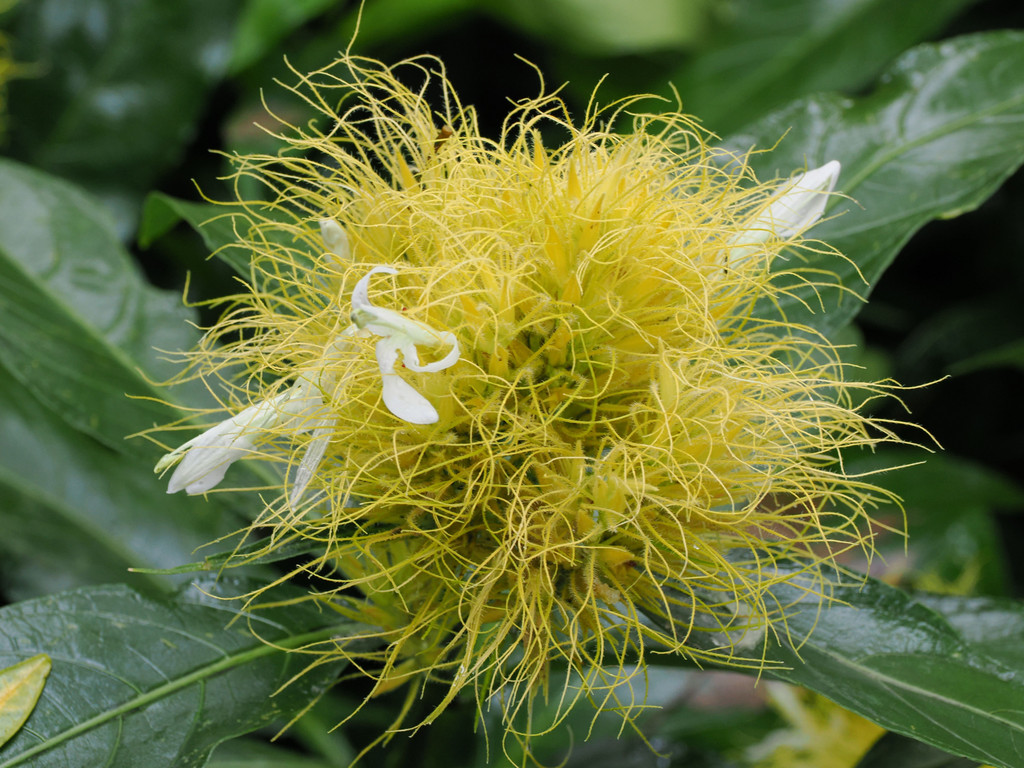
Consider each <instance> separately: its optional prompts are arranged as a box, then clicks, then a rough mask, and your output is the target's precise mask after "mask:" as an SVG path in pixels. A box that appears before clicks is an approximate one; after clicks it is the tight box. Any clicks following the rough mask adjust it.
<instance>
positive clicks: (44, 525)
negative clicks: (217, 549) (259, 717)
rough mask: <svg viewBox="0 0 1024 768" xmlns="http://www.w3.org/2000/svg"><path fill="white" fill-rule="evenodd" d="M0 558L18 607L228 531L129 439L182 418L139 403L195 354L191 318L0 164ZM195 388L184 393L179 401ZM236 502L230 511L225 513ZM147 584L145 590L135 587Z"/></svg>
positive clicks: (47, 193) (195, 396)
mask: <svg viewBox="0 0 1024 768" xmlns="http://www.w3.org/2000/svg"><path fill="white" fill-rule="evenodd" d="M0 275H2V279H0V353H2V354H0V368H2V369H3V370H4V374H5V375H4V376H2V377H0V423H2V425H3V426H2V429H0V500H2V503H0V528H2V530H3V532H4V535H3V536H0V552H3V554H4V557H3V558H2V559H0V562H2V564H3V566H4V568H3V570H5V571H7V573H5V574H4V577H5V579H6V581H7V583H8V585H9V587H10V589H11V590H12V592H13V593H15V594H21V595H24V594H39V593H40V592H41V591H45V590H52V589H54V588H69V587H74V586H79V585H80V584H83V583H97V582H106V581H121V580H123V579H124V578H126V570H127V568H128V567H130V566H140V567H150V568H162V567H164V568H166V567H171V566H174V565H179V564H180V563H182V562H188V561H191V560H194V559H196V558H195V555H194V554H193V552H194V550H195V549H196V548H197V547H199V546H201V545H202V544H204V543H206V542H209V541H211V540H213V539H215V538H218V537H220V536H222V535H224V534H226V533H229V532H230V531H231V530H233V529H234V528H236V527H238V526H239V523H238V522H235V521H232V520H231V519H230V517H229V516H226V515H225V504H224V502H223V501H222V500H220V499H223V498H224V497H220V499H219V500H217V501H213V500H211V501H209V502H204V501H201V500H198V499H187V498H185V497H170V496H167V495H166V494H165V493H164V491H165V489H166V486H165V485H164V484H163V483H162V482H161V481H160V480H158V479H157V478H156V477H154V475H153V474H152V466H153V462H154V461H155V460H156V458H157V457H158V456H159V455H160V450H159V449H158V448H157V447H156V446H152V445H150V444H148V443H146V442H145V441H142V440H134V441H128V440H126V439H125V438H126V437H127V436H128V435H129V434H130V433H132V432H135V431H137V430H140V429H144V428H148V427H151V426H153V425H155V424H160V423H168V422H170V421H173V420H175V419H177V418H179V416H180V414H179V412H178V411H176V410H175V409H174V408H171V407H169V406H163V405H160V404H158V403H155V402H151V401H147V400H132V399H129V397H128V395H137V396H142V397H153V398H155V397H160V396H161V395H163V396H165V397H166V396H168V395H169V392H167V391H163V390H159V389H157V388H155V387H153V386H152V385H151V384H150V383H149V381H148V379H149V378H156V379H161V378H165V377H167V376H169V375H171V374H172V373H173V372H175V371H176V370H177V365H176V364H173V363H169V362H168V361H167V360H164V359H162V358H163V356H164V354H163V353H161V352H158V351H155V350H154V349H153V346H154V345H155V346H158V347H161V348H163V349H168V350H179V349H184V348H188V347H190V346H192V344H193V343H194V341H195V338H196V333H195V330H194V329H193V328H192V327H191V326H190V325H189V324H188V322H187V321H188V319H189V318H190V317H191V312H190V311H189V310H187V309H185V308H184V307H182V305H181V300H180V297H178V296H177V295H175V294H171V293H167V292H163V291H158V290H155V289H153V288H151V287H149V286H148V285H147V284H146V283H145V281H144V280H143V278H142V276H141V275H140V274H139V272H138V270H137V268H136V267H135V266H134V265H133V264H132V263H131V260H130V258H129V256H128V254H127V253H125V252H124V250H123V248H122V247H121V246H120V244H119V243H118V241H117V238H116V235H115V234H114V232H113V228H112V225H111V224H110V223H109V217H108V216H107V215H106V214H105V212H104V211H103V210H102V209H101V208H100V207H99V206H98V205H96V204H95V203H94V202H93V201H92V200H91V199H90V198H89V197H88V196H87V195H85V194H83V193H82V192H80V191H79V190H77V189H76V188H75V187H73V186H71V185H69V184H67V183H66V182H63V181H60V180H57V179H54V178H53V177H51V176H48V175H47V174H44V173H41V172H39V171H35V170H32V169H28V168H25V167H24V166H21V165H19V164H17V163H13V162H11V161H7V160H0ZM204 394H205V393H203V391H202V389H201V388H192V389H187V390H182V392H181V395H182V396H183V397H188V399H189V400H190V403H191V404H194V405H203V404H205V403H206V402H207V400H206V399H205V397H203V395H204ZM236 503H237V502H236ZM145 581H146V580H143V583H145Z"/></svg>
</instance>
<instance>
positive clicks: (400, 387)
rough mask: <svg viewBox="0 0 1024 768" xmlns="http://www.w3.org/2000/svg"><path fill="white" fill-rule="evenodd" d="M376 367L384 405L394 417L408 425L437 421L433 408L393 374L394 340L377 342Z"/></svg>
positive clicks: (395, 349)
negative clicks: (378, 371) (378, 369)
mask: <svg viewBox="0 0 1024 768" xmlns="http://www.w3.org/2000/svg"><path fill="white" fill-rule="evenodd" d="M375 350H376V352H377V365H378V366H379V367H380V376H381V384H382V394H383V398H384V405H385V406H387V409H388V410H389V411H391V413H393V414H394V415H395V416H397V417H398V418H400V419H402V420H403V421H408V422H409V423H410V424H434V423H436V422H437V420H438V418H439V417H438V415H437V411H436V410H434V406H432V405H431V404H430V402H429V401H428V400H427V399H426V398H425V397H424V396H423V395H421V394H420V393H419V392H417V391H416V390H415V389H413V388H412V385H411V384H409V383H408V382H407V381H405V380H404V379H403V378H402V377H401V376H399V375H398V374H397V373H395V362H396V361H397V360H398V346H397V345H396V343H395V340H394V339H391V338H385V339H381V340H380V341H378V342H377V345H376V347H375Z"/></svg>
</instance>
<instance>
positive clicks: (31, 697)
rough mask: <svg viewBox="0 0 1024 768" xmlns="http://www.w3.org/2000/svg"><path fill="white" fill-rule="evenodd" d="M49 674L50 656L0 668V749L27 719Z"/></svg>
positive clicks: (41, 654) (42, 656)
mask: <svg viewBox="0 0 1024 768" xmlns="http://www.w3.org/2000/svg"><path fill="white" fill-rule="evenodd" d="M49 674H50V657H49V656H47V655H46V654H45V653H39V654H36V655H35V656H32V657H31V658H28V659H25V660H24V661H19V662H17V663H15V664H12V665H11V666H9V667H7V668H6V669H0V747H2V746H3V745H4V744H6V743H7V742H8V741H10V740H11V737H12V736H13V735H14V734H16V733H17V732H18V730H19V729H20V728H21V726H22V725H24V723H25V721H26V720H28V716H29V715H30V714H32V710H33V709H35V706H36V702H37V701H38V700H39V694H41V693H42V692H43V686H44V685H46V676H47V675H49Z"/></svg>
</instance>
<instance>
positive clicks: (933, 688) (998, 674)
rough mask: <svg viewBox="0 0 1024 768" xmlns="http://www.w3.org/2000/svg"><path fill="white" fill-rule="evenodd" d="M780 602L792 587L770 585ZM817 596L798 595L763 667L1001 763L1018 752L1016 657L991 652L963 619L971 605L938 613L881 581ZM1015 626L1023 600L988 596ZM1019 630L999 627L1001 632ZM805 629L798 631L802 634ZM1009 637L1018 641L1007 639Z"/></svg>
mask: <svg viewBox="0 0 1024 768" xmlns="http://www.w3.org/2000/svg"><path fill="white" fill-rule="evenodd" d="M778 589H779V591H778V596H779V597H780V598H782V599H783V601H784V602H787V601H788V600H791V599H797V598H799V597H800V595H799V593H798V587H794V586H790V587H783V588H778ZM834 596H835V598H836V599H837V601H838V602H834V603H832V604H830V605H827V606H822V605H821V604H820V603H819V601H817V600H814V599H812V598H810V597H805V598H804V599H803V601H802V603H797V605H796V606H794V608H793V609H791V612H790V615H789V617H788V620H787V626H786V632H785V633H782V632H780V635H782V637H781V639H780V641H779V642H778V643H775V642H773V643H770V644H769V647H768V649H767V656H766V658H767V659H768V660H769V661H772V662H781V663H782V664H784V665H785V666H786V667H787V668H784V669H778V668H776V669H772V670H770V671H766V672H765V674H767V675H769V676H771V677H775V678H777V679H780V680H784V681H786V682H790V683H794V684H796V685H802V686H805V687H807V688H810V689H812V690H815V691H818V692H819V693H822V694H824V695H825V696H827V697H829V698H830V699H832V700H833V701H835V702H836V703H837V704H840V705H841V706H843V707H846V708H847V709H850V710H852V711H854V712H857V713H858V714H861V715H863V716H865V717H867V718H869V719H871V720H873V721H874V722H876V723H879V724H880V725H882V726H884V727H885V728H887V729H889V730H892V731H896V732H897V733H902V734H904V735H907V736H911V737H912V738H914V739H918V740H920V741H924V742H927V743H929V744H932V745H934V746H936V747H939V748H940V749H943V750H945V751H947V752H951V753H953V754H956V755H962V756H964V757H969V758H971V759H973V760H977V761H979V762H985V763H988V764H990V765H993V766H999V767H1000V768H1015V767H1016V766H1019V765H1021V764H1022V761H1024V746H1022V745H1024V659H1021V658H1020V653H1019V652H1011V653H1009V654H1005V653H1003V654H996V653H993V648H992V646H991V644H989V643H988V642H986V641H984V640H983V639H980V638H979V637H978V635H977V633H973V632H968V631H965V629H964V625H965V624H967V623H970V622H973V621H975V618H974V617H975V616H977V610H976V607H975V606H973V605H971V604H967V603H964V604H961V605H960V606H959V607H961V608H962V609H963V612H962V613H960V612H958V611H956V610H954V611H950V612H948V613H943V614H940V613H939V612H937V611H935V610H933V608H931V607H929V605H926V604H925V603H924V602H922V601H920V600H915V599H914V598H913V597H912V596H910V595H908V594H906V593H904V592H901V591H899V590H897V589H894V588H892V587H889V586H886V585H884V584H882V583H880V582H876V581H868V582H867V583H866V584H865V585H864V586H863V587H861V588H857V587H843V588H838V589H836V590H835V595H834ZM991 605H998V606H999V610H998V611H997V613H998V615H999V619H1000V620H1001V621H1005V622H1007V623H1008V625H1009V626H1010V627H1011V628H1012V629H1011V630H1010V631H1011V632H1013V631H1018V632H1019V629H1020V626H1021V624H1022V622H1024V605H1021V604H1019V603H1014V602H1011V601H996V602H994V603H991ZM1008 636H1010V637H1019V635H1012V634H1010V635H1001V638H1002V640H1003V643H1004V645H1006V644H1011V643H1008V642H1007V640H1006V638H1007V637H1008ZM805 638H806V640H805ZM1012 644H1016V642H1014V643H1012Z"/></svg>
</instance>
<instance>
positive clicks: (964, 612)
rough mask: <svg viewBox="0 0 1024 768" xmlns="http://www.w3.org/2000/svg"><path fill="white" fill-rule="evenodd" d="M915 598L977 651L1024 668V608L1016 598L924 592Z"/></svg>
mask: <svg viewBox="0 0 1024 768" xmlns="http://www.w3.org/2000/svg"><path fill="white" fill-rule="evenodd" d="M917 600H918V601H919V602H921V603H924V604H925V605H927V606H928V607H930V608H932V609H933V610H935V611H938V612H939V613H941V614H942V615H943V616H944V617H945V618H946V620H947V621H948V622H949V624H950V625H951V626H952V627H953V628H954V629H956V631H957V632H959V633H960V634H961V635H962V636H963V637H964V639H966V640H968V641H969V642H970V643H971V645H972V647H974V648H976V649H978V651H980V652H981V653H984V654H985V655H986V656H988V657H989V658H992V659H995V660H996V661H998V662H1000V663H1002V664H1005V665H1006V666H1007V667H1009V668H1012V669H1016V670H1020V669H1024V645H1022V644H1021V642H1020V638H1021V637H1024V611H1022V610H1021V605H1020V603H1019V602H1018V601H1013V600H1007V599H1003V598H996V597H961V596H957V595H928V594H921V595H918V596H917ZM1017 677H1018V678H1020V677H1021V675H1020V673H1019V672H1018V673H1017ZM1018 682H1019V679H1018Z"/></svg>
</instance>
